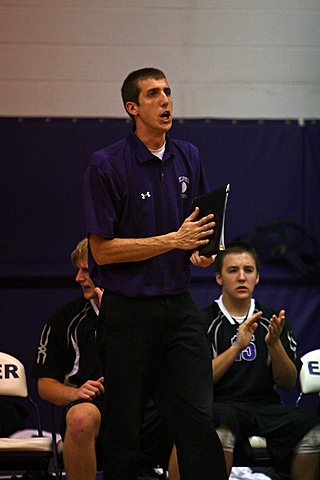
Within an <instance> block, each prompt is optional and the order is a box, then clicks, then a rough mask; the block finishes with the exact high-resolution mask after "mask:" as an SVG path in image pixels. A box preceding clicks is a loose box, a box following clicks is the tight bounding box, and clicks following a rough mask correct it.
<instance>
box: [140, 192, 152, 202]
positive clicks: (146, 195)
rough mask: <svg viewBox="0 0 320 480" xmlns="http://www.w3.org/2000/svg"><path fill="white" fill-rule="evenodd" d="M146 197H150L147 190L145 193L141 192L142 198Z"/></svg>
mask: <svg viewBox="0 0 320 480" xmlns="http://www.w3.org/2000/svg"><path fill="white" fill-rule="evenodd" d="M147 197H151V193H150V192H149V190H148V191H147V192H146V193H141V198H142V200H145V199H146V198H147Z"/></svg>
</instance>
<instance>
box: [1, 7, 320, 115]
mask: <svg viewBox="0 0 320 480" xmlns="http://www.w3.org/2000/svg"><path fill="white" fill-rule="evenodd" d="M0 39H1V58H0V61H1V72H0V94H1V99H0V115H2V116H82V117H91V116H92V117H99V116H111V117H123V116H125V113H124V110H123V108H122V104H121V99H120V93H119V91H120V86H121V83H122V81H123V79H124V77H125V76H126V75H127V74H128V73H129V72H130V71H132V70H134V69H136V68H140V67H144V66H156V67H159V68H161V69H163V70H164V71H165V73H166V74H167V77H168V80H169V82H170V84H171V87H172V89H173V96H174V113H175V116H176V117H177V116H178V117H228V118H230V117H237V118H288V117H293V118H312V117H318V118H319V117H320V0H131V1H130V0H127V1H125V0H0Z"/></svg>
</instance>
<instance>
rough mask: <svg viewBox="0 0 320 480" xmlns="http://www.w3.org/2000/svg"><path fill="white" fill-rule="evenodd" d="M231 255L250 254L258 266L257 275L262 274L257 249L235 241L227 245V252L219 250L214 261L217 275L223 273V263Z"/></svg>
mask: <svg viewBox="0 0 320 480" xmlns="http://www.w3.org/2000/svg"><path fill="white" fill-rule="evenodd" d="M229 253H249V254H250V255H251V256H252V258H253V259H254V262H255V264H256V269H257V273H259V272H260V260H259V257H258V254H257V252H256V250H255V248H254V247H253V246H252V245H251V244H250V243H247V242H240V241H236V240H235V241H233V242H230V243H228V244H227V245H226V248H225V250H219V252H218V254H217V256H216V259H215V261H214V265H215V270H216V273H221V271H222V267H223V261H224V258H225V256H226V255H228V254H229Z"/></svg>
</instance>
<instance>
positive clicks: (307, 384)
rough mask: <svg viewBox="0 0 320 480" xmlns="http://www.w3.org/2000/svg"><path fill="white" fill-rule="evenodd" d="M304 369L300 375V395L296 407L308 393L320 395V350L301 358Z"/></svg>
mask: <svg viewBox="0 0 320 480" xmlns="http://www.w3.org/2000/svg"><path fill="white" fill-rule="evenodd" d="M301 360H302V368H301V371H300V375H299V383H300V394H299V396H298V398H297V401H296V406H298V405H299V402H300V400H301V398H302V396H303V395H304V394H306V393H318V394H320V349H317V350H312V351H310V352H308V353H306V354H305V355H303V356H302V357H301Z"/></svg>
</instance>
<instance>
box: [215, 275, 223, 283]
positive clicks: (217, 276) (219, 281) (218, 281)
mask: <svg viewBox="0 0 320 480" xmlns="http://www.w3.org/2000/svg"><path fill="white" fill-rule="evenodd" d="M216 282H217V284H218V285H222V278H221V275H220V273H219V272H216Z"/></svg>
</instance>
